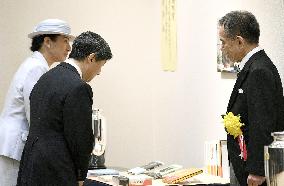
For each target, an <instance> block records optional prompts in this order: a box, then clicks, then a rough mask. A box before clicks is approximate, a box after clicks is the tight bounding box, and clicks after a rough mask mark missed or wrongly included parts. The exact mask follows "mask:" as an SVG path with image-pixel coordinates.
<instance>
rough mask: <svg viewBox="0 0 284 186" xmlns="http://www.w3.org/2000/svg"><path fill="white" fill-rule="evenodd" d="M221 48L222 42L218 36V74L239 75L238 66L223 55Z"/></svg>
mask: <svg viewBox="0 0 284 186" xmlns="http://www.w3.org/2000/svg"><path fill="white" fill-rule="evenodd" d="M221 47H222V44H221V41H220V39H219V37H218V36H217V72H229V73H237V64H236V63H234V62H232V61H230V60H229V59H228V58H227V57H226V56H225V55H223V54H222V51H221Z"/></svg>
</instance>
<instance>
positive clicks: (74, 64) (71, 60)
mask: <svg viewBox="0 0 284 186" xmlns="http://www.w3.org/2000/svg"><path fill="white" fill-rule="evenodd" d="M65 62H66V63H68V64H70V65H72V66H73V67H75V68H76V70H77V71H78V73H79V75H80V77H81V79H82V71H81V69H80V67H79V66H78V65H77V64H76V63H75V60H74V59H72V58H69V59H66V60H65Z"/></svg>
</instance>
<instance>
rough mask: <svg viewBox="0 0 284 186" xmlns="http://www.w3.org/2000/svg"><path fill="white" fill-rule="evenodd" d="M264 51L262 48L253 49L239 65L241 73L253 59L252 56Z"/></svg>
mask: <svg viewBox="0 0 284 186" xmlns="http://www.w3.org/2000/svg"><path fill="white" fill-rule="evenodd" d="M261 50H263V49H262V48H261V47H260V46H257V47H255V48H254V49H252V50H251V51H250V52H249V53H247V55H246V56H245V57H244V58H243V59H242V61H241V62H240V64H239V69H240V71H241V70H242V69H243V68H244V66H245V64H246V62H248V60H249V59H250V58H251V56H252V55H253V54H255V53H257V52H259V51H261Z"/></svg>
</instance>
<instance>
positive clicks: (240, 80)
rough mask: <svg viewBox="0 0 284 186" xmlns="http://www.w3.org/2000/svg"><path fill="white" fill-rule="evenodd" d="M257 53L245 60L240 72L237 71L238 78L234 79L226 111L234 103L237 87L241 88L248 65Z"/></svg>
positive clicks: (237, 91)
mask: <svg viewBox="0 0 284 186" xmlns="http://www.w3.org/2000/svg"><path fill="white" fill-rule="evenodd" d="M257 54H259V52H257V53H255V54H254V55H253V56H252V57H251V58H250V59H249V60H248V62H246V64H245V66H244V68H243V69H242V70H241V72H239V74H238V78H237V80H236V83H235V85H234V89H233V91H232V94H231V97H230V101H229V104H228V107H227V112H229V111H230V110H231V109H232V106H233V105H234V103H235V101H236V97H237V95H238V93H239V89H240V88H241V86H242V84H243V82H244V80H245V79H246V77H247V75H248V72H249V69H250V66H251V64H252V63H253V62H254V61H255V56H256V55H257Z"/></svg>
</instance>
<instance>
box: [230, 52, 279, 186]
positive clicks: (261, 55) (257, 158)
mask: <svg viewBox="0 0 284 186" xmlns="http://www.w3.org/2000/svg"><path fill="white" fill-rule="evenodd" d="M282 106H283V89H282V83H281V79H280V76H279V74H278V71H277V69H276V67H275V66H274V64H273V63H272V62H271V60H270V59H269V57H268V56H267V55H266V53H265V52H264V51H263V50H261V51H259V52H257V53H255V54H254V55H253V56H252V57H251V58H250V59H249V61H248V62H247V63H246V64H245V66H244V68H243V69H242V71H241V72H240V73H239V74H238V78H237V80H236V83H235V86H234V89H233V91H232V94H231V97H230V101H229V104H228V108H227V112H233V113H234V115H238V114H240V116H241V122H242V123H244V124H245V126H244V127H243V128H242V131H243V135H244V139H245V143H246V146H247V152H248V158H247V161H246V162H245V161H243V160H242V159H241V158H240V156H239V155H240V153H241V152H240V148H239V145H238V142H237V138H236V139H234V138H233V136H231V135H227V140H228V152H229V159H230V161H231V163H232V164H233V168H234V171H235V174H236V177H237V179H238V181H239V183H240V184H241V185H242V186H243V185H246V182H247V176H248V174H249V173H250V174H255V175H259V176H264V174H265V173H264V146H265V145H269V144H270V143H271V142H272V141H273V138H272V137H271V132H274V131H278V130H283V129H284V127H283V119H282V118H283V115H284V113H283V112H282Z"/></svg>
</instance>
